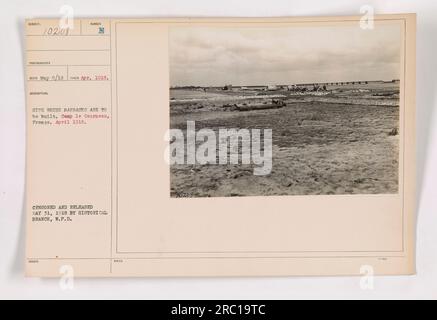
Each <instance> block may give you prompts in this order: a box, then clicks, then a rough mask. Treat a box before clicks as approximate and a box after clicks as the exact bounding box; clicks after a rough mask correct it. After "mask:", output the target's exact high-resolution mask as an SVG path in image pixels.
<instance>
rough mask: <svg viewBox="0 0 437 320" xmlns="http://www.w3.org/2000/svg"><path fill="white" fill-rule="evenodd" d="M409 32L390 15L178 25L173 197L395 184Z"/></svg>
mask: <svg viewBox="0 0 437 320" xmlns="http://www.w3.org/2000/svg"><path fill="white" fill-rule="evenodd" d="M401 40H402V29H401V25H400V24H388V23H387V24H384V23H378V24H375V25H374V26H373V27H372V28H363V27H362V26H360V24H359V23H354V24H352V23H337V24H335V25H326V26H318V25H314V26H313V25H311V26H299V25H298V26H293V25H278V26H268V27H263V26H259V25H257V26H250V25H249V26H246V25H241V26H240V25H238V26H232V27H230V26H228V27H226V28H224V27H220V26H207V25H206V26H205V25H202V26H175V27H172V28H171V29H170V31H169V59H170V61H169V66H170V101H169V103H170V128H171V129H172V130H179V131H180V132H181V134H180V136H181V137H182V138H181V139H182V141H184V142H185V147H184V146H182V151H181V153H182V154H179V155H177V156H178V157H179V159H182V160H181V161H174V162H172V163H171V167H170V180H171V184H170V188H171V190H170V195H171V197H177V198H178V197H189V198H190V197H233V196H281V195H319V194H320V195H343V194H396V193H398V180H399V158H400V155H399V144H400V136H401V133H402V128H401V127H400V124H399V118H400V110H399V104H400V102H399V101H400V99H399V95H400V85H401V83H400V79H401V69H402V63H401V60H402V55H401V52H402V41H401ZM189 130H192V134H191V136H193V140H192V141H194V142H193V143H194V144H195V147H193V148H191V149H190V147H189V137H190V133H189V132H188V131H189ZM202 130H207V134H202V135H200V136H195V135H196V132H201V131H202ZM223 130H228V133H234V134H235V135H236V136H234V138H235V139H233V138H231V137H230V136H228V137H226V136H225V137H223V136H221V134H220V133H221V131H223ZM232 130H233V131H232ZM268 133H271V139H270V140H269V139H268V138H269V134H268ZM266 137H267V139H266ZM176 138H177V137H173V139H170V145H171V144H172V143H176V142H178V141H175V140H176ZM223 139H225V141H224V143H225V144H224V145H225V146H226V149H225V152H224V153H225V154H223V149H221V150H220V147H221V146H223ZM207 140H208V141H207ZM226 142H229V144H228V146H227V145H226ZM233 142H235V143H236V145H234V147H236V148H234V149H235V150H233V146H232V143H233ZM178 143H180V142H178ZM205 144H208V147H205ZM245 144H246V145H245ZM197 147H198V148H197ZM254 147H258V149H259V150H255V149H254ZM196 148H197V149H196ZM199 148H200V149H199ZM170 150H171V152H172V156H173V157H175V156H176V155H175V153H176V152H178V150H179V151H180V150H181V149H180V148H179V149H178V148H175V147H173V148H170ZM232 151H235V152H237V154H236V155H235V154H234V155H231V153H232ZM244 151H246V153H247V154H245V152H244ZM193 152H195V153H196V154H197V155H202V156H206V159H207V160H205V159H202V161H199V159H194V158H195V157H192V159H191V160H192V161H189V159H188V158H190V153H193ZM269 152H270V153H269ZM208 153H209V154H208ZM226 153H227V155H228V157H226ZM245 155H246V157H245ZM255 155H258V156H260V155H261V156H262V157H263V158H261V161H260V159H259V158H258V159H256V158H255ZM269 156H270V157H271V159H270V160H271V161H270V163H268V160H269V159H268V158H269ZM193 159H194V160H193ZM232 159H233V160H234V161H232ZM226 160H227V161H226ZM236 160H239V161H236ZM245 160H246V161H245ZM256 160H258V161H256ZM257 167H258V169H259V168H260V167H262V168H263V169H267V170H264V172H263V173H262V174H259V173H258V174H257V173H256V170H254V168H257Z"/></svg>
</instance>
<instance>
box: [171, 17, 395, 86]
mask: <svg viewBox="0 0 437 320" xmlns="http://www.w3.org/2000/svg"><path fill="white" fill-rule="evenodd" d="M400 37H401V29H400V26H398V25H385V26H382V25H375V29H373V30H362V29H361V28H359V26H331V27H327V26H324V27H316V26H314V27H287V28H284V27H265V28H254V27H241V28H240V27H238V28H235V27H221V28H213V27H203V26H197V27H196V26H192V27H172V28H171V29H170V39H169V41H170V42H169V44H170V78H171V85H172V86H175V85H197V86H222V85H225V84H232V85H267V84H293V83H308V82H332V81H336V82H337V81H353V80H391V79H398V78H399V67H400V44H401V41H400Z"/></svg>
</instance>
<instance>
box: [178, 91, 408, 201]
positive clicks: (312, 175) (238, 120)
mask: <svg viewBox="0 0 437 320" xmlns="http://www.w3.org/2000/svg"><path fill="white" fill-rule="evenodd" d="M356 89H357V88H352V89H350V90H344V89H343V91H341V92H331V93H329V94H324V95H312V94H308V95H302V96H295V95H290V94H288V93H287V92H283V94H284V96H285V101H286V102H287V106H286V107H284V108H281V109H274V110H254V111H246V112H239V111H224V110H223V108H221V106H222V105H223V100H226V101H229V96H232V97H236V96H237V95H236V94H235V92H233V93H232V94H225V96H221V95H222V93H221V92H217V93H214V94H215V96H214V99H213V100H212V101H207V100H205V101H202V99H199V100H195V101H190V102H188V101H187V100H183V99H182V100H180V101H176V102H175V101H173V103H172V105H171V117H170V119H171V127H172V128H180V129H182V130H183V129H185V128H186V121H188V120H194V121H196V129H201V128H211V129H213V130H218V128H248V129H252V128H259V129H265V128H271V129H272V130H273V168H272V172H271V173H270V174H269V175H267V176H255V175H254V174H253V168H252V165H241V164H240V165H219V164H212V165H173V166H171V196H172V197H218V196H220V197H221V196H255V195H305V194H378V193H396V192H397V191H398V166H399V164H398V148H399V146H398V144H399V135H397V134H395V135H393V134H390V132H391V131H392V130H393V129H398V128H399V107H398V106H397V95H398V91H397V90H398V87H397V85H396V86H395V87H394V86H393V85H392V86H386V87H384V88H371V89H366V90H365V91H357V90H356ZM386 93H387V94H386ZM246 94H247V95H249V94H251V93H246ZM274 94H275V95H277V94H281V92H274ZM202 95H204V96H205V97H209V96H210V95H208V93H206V94H204V93H202ZM250 96H251V97H252V96H253V95H250ZM221 98H223V100H220V99H221ZM217 99H218V100H217ZM238 99H239V100H238V101H241V98H238ZM173 100H175V99H173ZM231 101H232V100H231ZM235 101H237V100H235ZM194 103H195V104H194ZM226 103H227V102H226ZM193 104H194V105H193ZM199 106H201V107H200V108H199Z"/></svg>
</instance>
